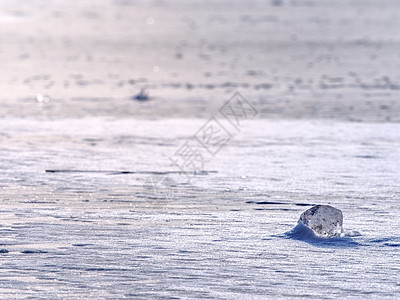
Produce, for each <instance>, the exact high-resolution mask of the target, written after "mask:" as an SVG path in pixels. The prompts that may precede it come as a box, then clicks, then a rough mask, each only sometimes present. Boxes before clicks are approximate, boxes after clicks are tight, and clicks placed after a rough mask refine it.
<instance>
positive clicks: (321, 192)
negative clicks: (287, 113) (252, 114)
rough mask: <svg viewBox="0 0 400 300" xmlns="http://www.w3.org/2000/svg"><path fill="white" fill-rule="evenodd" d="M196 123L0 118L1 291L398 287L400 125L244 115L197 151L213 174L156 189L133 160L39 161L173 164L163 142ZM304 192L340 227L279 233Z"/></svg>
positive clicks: (372, 290) (115, 294) (311, 292)
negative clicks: (336, 216) (228, 134)
mask: <svg viewBox="0 0 400 300" xmlns="http://www.w3.org/2000/svg"><path fill="white" fill-rule="evenodd" d="M204 122H205V121H204V120H199V119H193V120H190V119H187V120H182V119H181V120H177V119H167V120H147V121H146V120H140V121H137V120H127V119H115V120H111V119H99V118H87V119H82V120H51V121H37V120H17V119H14V120H11V119H9V120H1V121H0V124H1V127H0V128H2V130H1V132H0V137H1V150H0V156H1V168H2V170H3V172H2V173H1V174H0V179H1V182H2V184H1V185H2V187H1V197H2V199H1V219H2V221H1V228H0V232H1V244H2V246H1V248H2V249H5V250H7V251H8V253H3V254H1V259H2V264H1V270H0V272H1V273H0V274H1V277H2V282H1V291H0V293H1V294H2V295H3V296H10V297H14V295H15V297H20V296H24V295H26V296H29V295H31V296H32V295H34V296H35V297H46V298H55V297H60V298H70V297H77V298H86V297H92V298H96V297H102V298H122V297H128V298H129V297H143V298H149V297H150V298H152V297H154V298H171V297H178V298H179V297H182V298H202V297H205V298H207V297H208V298H220V299H226V298H244V299H245V298H249V297H252V298H260V299H263V298H265V297H266V296H269V297H279V298H282V297H285V298H286V297H289V298H290V297H293V298H295V297H298V296H308V297H312V298H338V297H344V296H349V295H350V296H354V297H357V298H363V297H367V296H371V295H373V296H374V297H379V298H382V297H386V298H391V297H395V295H397V294H398V293H399V289H400V286H399V284H400V282H399V274H400V264H399V263H400V261H399V247H400V238H399V235H398V233H399V218H398V216H399V213H400V210H399V206H398V201H399V198H398V195H399V192H400V186H399V181H398V178H399V175H400V174H399V168H398V164H397V162H398V161H400V150H399V149H400V142H399V141H400V126H399V125H398V124H368V123H364V124H357V123H339V122H327V121H279V122H277V121H267V120H248V121H246V123H243V128H242V132H241V133H240V134H239V135H237V136H235V137H234V139H232V141H231V142H230V143H228V144H227V145H226V146H225V147H224V148H222V149H221V150H220V152H219V153H218V154H217V155H216V156H215V157H214V158H212V159H210V160H209V161H208V162H207V164H206V167H205V169H208V170H216V171H218V173H209V174H208V175H198V176H196V177H195V178H193V179H192V181H191V182H190V184H187V183H186V180H185V178H180V177H179V176H178V177H176V178H175V179H174V180H175V182H176V183H177V185H176V186H174V187H173V189H172V192H171V193H170V196H169V197H167V198H165V197H164V194H162V193H158V192H157V191H156V193H154V191H153V190H151V189H147V188H146V185H144V184H145V182H146V180H147V178H148V176H149V175H145V174H114V173H107V172H105V173H45V172H44V171H45V170H46V169H50V168H53V169H75V170H76V169H90V170H154V169H157V170H174V166H173V165H171V161H170V160H169V156H171V155H172V154H173V153H174V152H175V151H176V149H177V148H178V147H179V146H180V145H181V144H182V143H184V141H185V140H186V139H190V138H191V136H192V135H193V134H194V133H195V132H196V131H197V129H198V128H199V127H201V126H202V125H203V123H204ZM155 162H157V163H155ZM181 176H183V175H181ZM313 204H329V205H332V206H334V207H337V208H339V209H341V210H342V212H343V216H344V225H343V226H344V233H345V235H344V237H342V238H338V239H329V240H326V241H321V240H318V239H313V238H312V237H311V238H310V237H309V236H302V235H301V232H300V233H299V232H297V235H294V236H293V235H292V236H288V235H286V234H285V232H288V231H289V230H291V229H292V228H293V227H294V226H295V225H296V222H297V220H298V218H299V216H300V214H301V213H302V212H303V211H304V210H305V209H307V208H310V207H311V205H313ZM327 291H329V293H327Z"/></svg>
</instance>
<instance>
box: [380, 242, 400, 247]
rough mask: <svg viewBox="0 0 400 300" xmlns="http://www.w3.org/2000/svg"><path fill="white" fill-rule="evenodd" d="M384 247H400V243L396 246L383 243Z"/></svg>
mask: <svg viewBox="0 0 400 300" xmlns="http://www.w3.org/2000/svg"><path fill="white" fill-rule="evenodd" d="M383 245H385V246H389V247H400V243H398V244H395V243H383Z"/></svg>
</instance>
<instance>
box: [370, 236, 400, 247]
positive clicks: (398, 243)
mask: <svg viewBox="0 0 400 300" xmlns="http://www.w3.org/2000/svg"><path fill="white" fill-rule="evenodd" d="M369 242H370V243H374V244H381V246H387V247H400V238H398V237H384V238H379V239H371V240H369Z"/></svg>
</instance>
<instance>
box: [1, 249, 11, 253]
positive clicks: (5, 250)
mask: <svg viewBox="0 0 400 300" xmlns="http://www.w3.org/2000/svg"><path fill="white" fill-rule="evenodd" d="M8 252H9V251H8V250H7V249H0V253H8Z"/></svg>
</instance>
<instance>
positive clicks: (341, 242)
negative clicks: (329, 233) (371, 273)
mask: <svg viewBox="0 0 400 300" xmlns="http://www.w3.org/2000/svg"><path fill="white" fill-rule="evenodd" d="M282 237H284V238H289V239H293V240H300V241H304V242H306V243H308V244H310V245H313V246H316V247H323V248H354V247H359V246H361V244H360V243H358V242H356V241H354V240H353V239H352V238H351V237H346V236H344V237H337V238H321V237H318V236H316V235H315V233H314V232H313V231H312V230H311V229H310V228H308V227H307V226H305V225H303V224H301V223H298V224H297V225H296V227H294V228H293V229H292V230H290V231H288V232H285V234H284V235H283V236H282Z"/></svg>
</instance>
